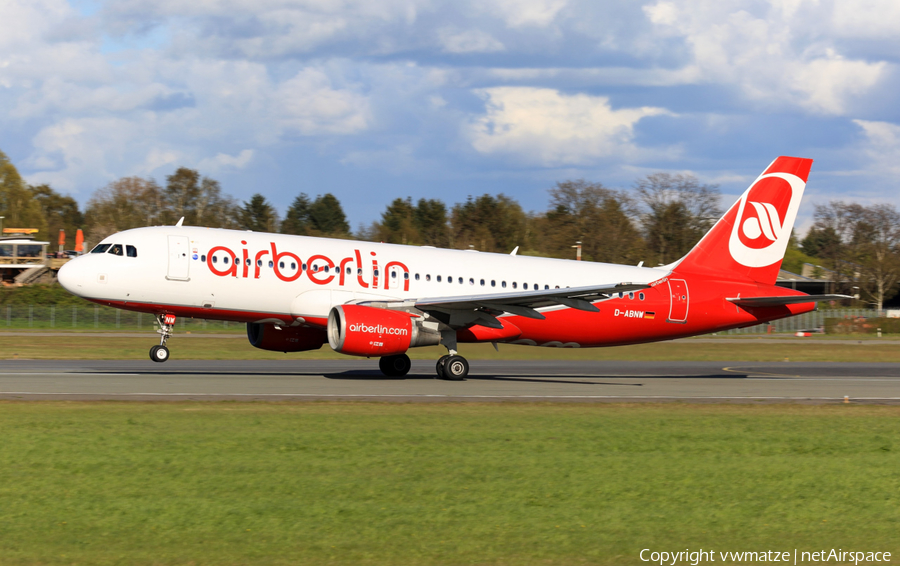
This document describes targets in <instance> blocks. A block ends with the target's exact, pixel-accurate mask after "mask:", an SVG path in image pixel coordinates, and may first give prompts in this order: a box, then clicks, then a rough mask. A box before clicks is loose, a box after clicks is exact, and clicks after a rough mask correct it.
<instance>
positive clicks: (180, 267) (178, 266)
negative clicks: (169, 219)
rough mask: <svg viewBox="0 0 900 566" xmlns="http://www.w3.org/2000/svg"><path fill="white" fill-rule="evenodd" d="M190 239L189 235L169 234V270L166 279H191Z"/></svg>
mask: <svg viewBox="0 0 900 566" xmlns="http://www.w3.org/2000/svg"><path fill="white" fill-rule="evenodd" d="M189 248H190V240H189V239H188V237H187V236H169V271H168V274H167V275H166V279H171V280H174V281H190V279H191V278H190V277H188V271H189V270H190V267H191V256H190V253H189V252H190V251H191V250H190V249H189Z"/></svg>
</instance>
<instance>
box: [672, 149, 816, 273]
mask: <svg viewBox="0 0 900 566" xmlns="http://www.w3.org/2000/svg"><path fill="white" fill-rule="evenodd" d="M810 167H812V159H803V158H799V157H779V158H778V159H776V160H775V161H773V162H772V164H771V165H769V167H768V168H767V169H766V170H765V171H764V172H763V174H762V175H760V176H759V177H758V178H757V179H756V181H754V182H753V184H752V185H750V188H749V189H747V190H746V191H745V192H744V194H743V195H741V198H740V199H738V201H737V202H736V203H734V205H733V206H732V207H731V208H730V209H729V210H728V212H726V213H725V216H723V217H722V218H720V219H719V221H718V222H717V223H716V225H715V226H713V227H712V230H710V231H709V232H708V233H707V234H706V235H705V236H703V239H702V240H700V242H699V243H698V244H697V245H696V246H694V249H692V250H691V251H690V253H688V254H687V255H686V256H684V257H683V258H682V259H681V260H680V261H679V262H678V263H677V264H676V265H675V268H674V271H675V272H676V273H687V272H706V273H708V272H714V273H715V274H717V275H719V276H722V275H726V276H733V277H736V278H745V277H746V278H749V279H751V280H753V281H757V282H760V283H767V284H769V285H772V284H774V283H775V280H776V279H777V277H778V270H779V269H780V268H781V261H782V260H783V259H784V251H785V250H786V249H787V245H788V241H789V240H790V237H791V230H792V229H793V227H794V220H795V219H796V218H797V209H799V208H800V199H801V198H802V197H803V189H804V188H805V187H806V180H807V178H809V170H810Z"/></svg>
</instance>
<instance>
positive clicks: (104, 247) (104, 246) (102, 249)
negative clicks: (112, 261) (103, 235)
mask: <svg viewBox="0 0 900 566" xmlns="http://www.w3.org/2000/svg"><path fill="white" fill-rule="evenodd" d="M111 245H112V244H97V247H95V248H94V249H92V250H91V253H92V254H102V253H103V252H105V251H106V250H108V249H109V246H111Z"/></svg>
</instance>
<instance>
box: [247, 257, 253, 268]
mask: <svg viewBox="0 0 900 566" xmlns="http://www.w3.org/2000/svg"><path fill="white" fill-rule="evenodd" d="M251 263H252V262H251V261H250V258H249V257H248V258H247V267H250V264H251Z"/></svg>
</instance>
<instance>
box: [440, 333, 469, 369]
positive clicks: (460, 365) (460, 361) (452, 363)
mask: <svg viewBox="0 0 900 566" xmlns="http://www.w3.org/2000/svg"><path fill="white" fill-rule="evenodd" d="M441 344H443V345H444V347H445V348H447V355H446V356H441V358H440V359H439V360H438V361H437V365H436V366H435V368H434V369H435V371H436V372H437V377H438V379H446V380H449V381H464V380H465V379H466V376H467V375H469V362H467V361H466V359H465V358H464V357H462V356H460V355H459V354H458V353H457V352H456V330H453V329H445V330H442V331H441Z"/></svg>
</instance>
